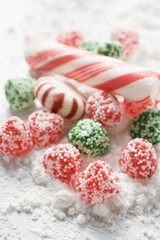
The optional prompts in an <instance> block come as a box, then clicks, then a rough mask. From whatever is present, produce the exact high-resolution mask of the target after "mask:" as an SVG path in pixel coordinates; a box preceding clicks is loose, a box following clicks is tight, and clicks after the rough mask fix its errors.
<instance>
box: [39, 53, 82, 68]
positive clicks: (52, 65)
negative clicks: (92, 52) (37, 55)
mask: <svg viewBox="0 0 160 240" xmlns="http://www.w3.org/2000/svg"><path fill="white" fill-rule="evenodd" d="M85 56H86V55H84V56H83V57H85ZM79 58H82V56H75V55H74V54H70V55H67V56H63V57H59V58H57V59H54V60H51V61H50V62H49V63H47V64H45V65H44V66H42V67H40V68H37V69H36V71H44V72H45V71H46V72H48V71H52V70H54V69H55V68H57V67H59V66H61V65H63V64H67V63H68V62H71V61H73V60H76V59H79Z"/></svg>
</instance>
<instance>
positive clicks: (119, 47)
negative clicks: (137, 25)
mask: <svg viewBox="0 0 160 240" xmlns="http://www.w3.org/2000/svg"><path fill="white" fill-rule="evenodd" d="M57 41H58V42H60V43H63V44H65V45H68V46H73V47H80V48H82V49H85V50H87V51H91V52H95V53H98V54H102V55H105V56H109V57H114V58H119V59H121V60H125V59H126V58H128V57H130V56H131V55H132V53H133V52H134V50H135V48H136V47H137V46H138V44H139V35H138V33H137V32H135V31H132V30H129V29H123V28H117V29H115V30H114V31H113V32H112V33H111V37H110V40H109V41H107V42H105V43H99V42H97V41H91V40H89V41H86V40H84V37H83V35H82V34H81V33H80V32H78V31H68V32H63V33H60V34H59V35H58V36H57Z"/></svg>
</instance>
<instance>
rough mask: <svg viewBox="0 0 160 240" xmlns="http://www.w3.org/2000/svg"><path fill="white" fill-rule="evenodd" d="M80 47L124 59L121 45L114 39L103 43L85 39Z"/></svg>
mask: <svg viewBox="0 0 160 240" xmlns="http://www.w3.org/2000/svg"><path fill="white" fill-rule="evenodd" d="M80 47H81V48H83V49H85V50H87V51H90V52H94V53H98V54H102V55H104V56H108V57H113V58H119V59H121V60H125V54H124V51H123V48H122V45H121V43H119V42H116V41H111V42H106V43H104V44H101V43H98V42H95V41H87V42H84V43H82V45H81V46H80Z"/></svg>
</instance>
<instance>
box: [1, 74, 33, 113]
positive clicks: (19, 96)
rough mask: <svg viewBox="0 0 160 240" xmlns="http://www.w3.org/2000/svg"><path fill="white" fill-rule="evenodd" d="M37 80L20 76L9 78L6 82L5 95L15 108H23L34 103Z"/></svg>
mask: <svg viewBox="0 0 160 240" xmlns="http://www.w3.org/2000/svg"><path fill="white" fill-rule="evenodd" d="M35 83H36V80H35V79H33V78H20V79H11V80H8V81H7V82H6V84H5V95H6V98H7V100H8V102H9V104H10V106H11V108H12V109H13V110H21V109H24V108H27V107H29V106H30V105H32V103H33V101H34V99H35V97H34V87H35Z"/></svg>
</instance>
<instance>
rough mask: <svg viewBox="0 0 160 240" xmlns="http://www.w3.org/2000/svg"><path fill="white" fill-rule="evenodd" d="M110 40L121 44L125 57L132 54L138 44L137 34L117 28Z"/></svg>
mask: <svg viewBox="0 0 160 240" xmlns="http://www.w3.org/2000/svg"><path fill="white" fill-rule="evenodd" d="M111 38H112V39H113V40H114V41H119V42H120V43H121V44H122V46H123V49H124V52H125V55H126V56H127V57H128V56H130V55H131V54H132V53H133V52H134V50H135V47H137V46H138V44H139V35H138V33H137V32H135V31H133V30H130V29H123V28H117V29H115V30H114V31H113V32H112V34H111Z"/></svg>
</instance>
